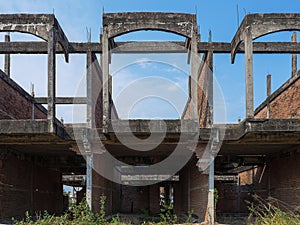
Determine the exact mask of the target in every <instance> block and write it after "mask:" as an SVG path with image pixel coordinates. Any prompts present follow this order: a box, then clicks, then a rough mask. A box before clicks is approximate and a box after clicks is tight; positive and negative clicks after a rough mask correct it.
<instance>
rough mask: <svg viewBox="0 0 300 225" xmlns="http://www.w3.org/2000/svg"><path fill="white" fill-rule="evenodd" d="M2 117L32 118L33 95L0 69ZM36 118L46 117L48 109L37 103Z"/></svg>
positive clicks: (0, 115) (0, 108)
mask: <svg viewBox="0 0 300 225" xmlns="http://www.w3.org/2000/svg"><path fill="white" fill-rule="evenodd" d="M0 87H1V88H0V119H31V118H32V101H33V99H32V97H31V96H30V95H29V94H28V93H27V92H26V91H25V90H24V89H22V88H21V87H20V86H19V85H18V84H16V83H15V82H14V81H13V80H12V79H10V78H9V77H8V76H7V75H6V74H4V73H3V72H2V71H1V70H0ZM34 111H35V113H34V114H35V118H36V119H46V118H47V111H46V109H45V108H44V107H42V106H41V105H38V104H37V105H35V110H34Z"/></svg>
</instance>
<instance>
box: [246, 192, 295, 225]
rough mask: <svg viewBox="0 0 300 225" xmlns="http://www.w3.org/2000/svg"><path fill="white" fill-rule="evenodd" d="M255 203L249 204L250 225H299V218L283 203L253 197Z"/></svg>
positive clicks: (272, 199)
mask: <svg viewBox="0 0 300 225" xmlns="http://www.w3.org/2000/svg"><path fill="white" fill-rule="evenodd" d="M253 198H254V200H255V203H251V206H250V207H249V210H250V212H251V214H250V217H249V219H250V220H252V221H254V222H252V223H250V224H251V225H299V224H300V216H299V215H297V214H295V213H294V212H293V210H292V209H290V207H289V206H288V205H286V204H284V203H283V202H280V201H279V200H277V199H274V198H268V199H267V200H264V199H263V198H261V197H259V196H258V195H254V196H253Z"/></svg>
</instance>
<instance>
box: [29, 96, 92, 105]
mask: <svg viewBox="0 0 300 225" xmlns="http://www.w3.org/2000/svg"><path fill="white" fill-rule="evenodd" d="M34 100H35V102H36V103H38V104H47V102H48V98H46V97H37V98H34ZM55 103H56V104H87V99H86V97H75V98H73V97H56V98H55Z"/></svg>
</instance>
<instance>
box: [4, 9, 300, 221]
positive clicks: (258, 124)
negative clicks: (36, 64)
mask: <svg viewBox="0 0 300 225" xmlns="http://www.w3.org/2000/svg"><path fill="white" fill-rule="evenodd" d="M196 21H197V20H196V15H194V14H183V13H146V12H145V13H141V12H139V13H127V12H126V13H104V14H103V26H102V33H101V36H100V42H99V43H93V42H86V43H74V42H70V41H69V40H68V38H67V36H66V34H65V33H64V31H63V30H62V28H61V26H60V25H59V23H58V21H57V20H56V18H55V16H54V15H50V14H49V15H48V14H47V15H46V14H10V15H8V14H6V15H0V31H2V32H23V33H29V34H32V35H35V36H37V37H39V38H41V39H43V42H10V41H9V36H7V38H6V41H5V42H1V43H0V46H1V47H0V53H1V54H5V68H4V70H3V71H0V218H1V219H9V218H11V217H22V216H23V215H24V213H25V211H30V212H35V211H43V210H47V211H48V212H49V213H57V214H60V213H62V212H63V184H66V185H71V186H82V187H83V190H84V192H86V197H87V202H88V204H89V206H90V207H91V208H92V210H95V211H97V210H99V196H100V195H101V194H104V195H105V196H106V197H107V201H106V211H107V213H108V214H113V213H117V212H118V213H141V209H145V210H148V211H149V213H150V214H158V213H159V212H160V200H161V199H160V198H161V195H162V194H164V195H165V199H166V200H167V201H169V202H170V201H173V203H174V211H175V212H176V213H178V214H181V213H186V212H187V211H191V210H193V213H194V214H196V215H197V216H198V217H199V220H200V221H204V220H205V215H206V212H207V211H208V212H209V213H208V215H210V216H209V220H210V221H213V216H211V215H212V212H213V210H214V207H213V205H214V204H213V201H212V199H213V198H212V195H213V193H212V192H213V190H214V188H217V189H218V195H219V199H218V202H217V206H216V211H217V213H247V205H246V203H245V200H248V201H250V202H251V200H252V199H251V198H252V197H251V194H254V193H257V194H259V195H260V196H262V197H267V196H272V197H275V198H278V199H279V200H281V201H283V202H285V203H286V204H288V205H290V206H291V207H297V206H299V203H300V199H299V196H300V189H299V187H300V173H299V169H300V145H299V144H300V94H299V93H300V74H299V73H298V71H297V66H296V64H297V55H296V54H297V53H299V52H300V44H298V43H297V41H294V42H253V40H255V39H257V38H259V37H261V36H264V35H268V34H271V33H274V32H279V31H299V30H300V22H299V21H300V14H249V15H246V16H245V18H244V20H243V22H242V23H241V25H240V27H239V29H238V31H237V32H236V34H235V36H234V38H233V40H232V42H231V43H227V42H212V41H210V42H201V41H200V34H199V31H198V26H197V23H196ZM137 30H159V31H166V32H171V33H175V34H178V35H181V36H183V37H185V38H186V41H185V42H176V43H174V42H166V41H163V42H128V43H126V42H115V41H114V38H115V37H117V36H120V35H123V34H126V33H129V32H132V31H137ZM294 39H295V38H294ZM117 52H119V53H120V52H122V53H123V54H126V53H128V54H129V53H161V54H163V53H166V52H168V53H183V52H184V53H187V54H188V61H189V63H190V67H191V72H190V82H189V99H188V102H187V104H186V108H185V110H184V114H183V115H182V117H181V118H179V119H178V120H165V121H161V120H153V121H151V124H152V125H151V129H150V125H149V122H150V121H149V120H130V121H127V120H121V119H119V118H118V112H117V110H116V108H115V106H114V102H113V100H112V95H111V93H112V88H113V87H112V85H111V75H110V71H109V64H110V61H111V54H114V53H117ZM200 53H201V54H203V56H202V57H201V59H200ZM219 53H222V54H231V59H232V63H234V59H235V55H236V54H244V55H245V75H244V74H241V76H245V82H246V103H245V105H246V116H245V119H244V120H242V121H240V122H239V123H237V124H226V125H224V126H221V127H222V128H221V129H219V128H220V126H219V124H215V123H214V120H213V114H214V109H213V104H212V102H211V101H212V99H213V98H212V96H213V82H212V81H213V80H212V74H213V56H214V55H215V54H219ZM259 53H265V54H275V53H287V54H292V68H293V69H292V71H293V72H292V76H291V78H289V79H288V80H287V81H286V82H285V83H284V84H282V86H281V87H280V88H279V89H277V90H276V91H274V92H272V91H271V88H270V83H271V82H270V77H269V78H268V83H269V85H268V95H267V98H266V100H265V101H264V102H262V103H261V105H260V106H259V107H257V108H256V109H254V103H253V102H254V97H253V54H259ZM11 54H47V55H48V79H47V81H48V92H47V93H48V96H45V97H34V96H32V95H31V94H29V93H27V92H26V91H25V90H24V89H23V88H22V87H20V86H19V85H18V84H17V83H16V82H15V81H14V80H12V79H11V78H10V55H11ZM56 54H64V56H65V60H66V62H68V58H69V55H70V54H85V55H86V63H87V64H86V65H87V72H86V81H87V82H86V90H87V91H86V96H82V97H60V96H56V79H55V78H56V63H55V62H56V61H55V60H56V59H55V56H56ZM96 54H101V60H100V61H98V59H97V57H96ZM42 104H47V107H46V108H47V109H46V108H45V107H43V106H42ZM58 104H83V105H86V110H87V111H86V115H87V116H86V117H87V118H86V123H84V124H64V123H62V122H61V121H59V120H58V119H57V118H56V106H57V105H58ZM195 120H197V121H195ZM163 122H164V124H165V125H166V132H165V133H163V132H162V127H163V125H162V124H163ZM127 124H128V125H127ZM128 126H129V130H128ZM222 132H224V134H223V135H222ZM129 133H133V134H134V136H135V138H136V139H130V140H134V141H135V142H136V143H132V144H134V145H135V146H138V147H137V148H139V146H141V145H143V146H147V145H151V144H152V143H151V140H152V139H151V138H150V137H151V135H152V134H153V135H157V136H160V135H161V133H163V134H164V137H163V138H162V141H161V143H160V144H159V145H157V146H156V147H155V148H153V149H152V150H151V151H134V150H133V149H130V148H129V147H128V146H126V144H124V143H123V142H122V141H121V140H120V139H122V138H125V139H126V138H128V137H130V135H129ZM195 134H197V139H196V140H195V138H194V137H195ZM182 136H184V138H182ZM221 136H222V137H221ZM221 139H222V140H221ZM145 140H146V141H145ZM211 140H212V141H211ZM97 141H100V142H101V144H102V145H101V147H100V148H99V146H98V145H97V143H96V142H97ZM178 145H180V146H181V148H180V150H181V151H184V152H185V153H180V152H179V153H177V155H176V156H175V158H174V159H173V160H174V162H175V164H176V162H178V161H180V160H182V161H186V163H185V165H184V166H183V167H182V168H178V169H177V170H176V171H175V173H173V172H170V173H167V172H165V171H164V172H163V173H160V172H159V171H157V170H154V171H155V172H153V171H152V173H151V172H149V171H146V170H145V172H140V170H138V171H136V170H135V169H133V168H131V167H128V166H124V165H131V166H132V167H134V166H136V167H138V166H139V165H143V167H144V168H147V166H149V167H151V165H152V164H156V163H160V162H163V161H164V160H165V159H166V158H168V156H169V155H170V154H171V153H172V152H173V151H175V148H176V147H177V146H178ZM191 146H192V147H191ZM207 146H208V147H207ZM80 149H83V152H82V151H80ZM216 149H218V151H216ZM186 152H188V153H186ZM106 154H110V155H112V156H113V157H115V158H116V159H117V160H118V161H119V162H122V163H123V164H122V163H116V164H113V163H111V162H110V161H106V159H107V158H105V157H106V156H105V155H106ZM214 154H217V155H214ZM187 155H188V156H189V157H188V158H187V157H186V156H187ZM211 156H213V157H214V156H216V158H215V160H212V159H211V158H210V157H211ZM170 167H172V166H170ZM103 168H104V169H103ZM172 169H174V168H172ZM103 170H105V172H104V173H105V174H101V173H99V171H103ZM141 171H143V170H141ZM170 171H173V170H170ZM75 175H86V182H85V183H82V182H81V181H82V180H78V181H76V180H75V179H74V180H72V179H66V178H68V177H69V178H70V177H72V176H75ZM136 175H138V176H136ZM154 181H155V182H154ZM158 181H159V182H158ZM141 184H144V185H141Z"/></svg>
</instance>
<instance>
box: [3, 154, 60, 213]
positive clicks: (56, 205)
mask: <svg viewBox="0 0 300 225" xmlns="http://www.w3.org/2000/svg"><path fill="white" fill-rule="evenodd" d="M0 151H1V152H2V154H1V155H0V219H10V218H11V217H15V218H19V217H24V215H25V212H26V211H29V212H33V213H34V212H38V211H44V210H47V211H48V212H49V213H57V214H60V213H62V210H63V186H62V182H61V173H60V172H59V171H56V170H51V169H48V168H45V167H43V166H40V165H37V164H36V163H35V162H34V161H33V157H25V156H19V155H15V154H12V153H7V154H3V149H0Z"/></svg>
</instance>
